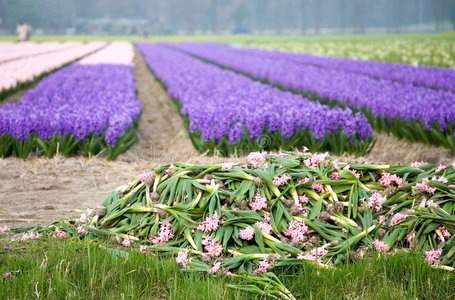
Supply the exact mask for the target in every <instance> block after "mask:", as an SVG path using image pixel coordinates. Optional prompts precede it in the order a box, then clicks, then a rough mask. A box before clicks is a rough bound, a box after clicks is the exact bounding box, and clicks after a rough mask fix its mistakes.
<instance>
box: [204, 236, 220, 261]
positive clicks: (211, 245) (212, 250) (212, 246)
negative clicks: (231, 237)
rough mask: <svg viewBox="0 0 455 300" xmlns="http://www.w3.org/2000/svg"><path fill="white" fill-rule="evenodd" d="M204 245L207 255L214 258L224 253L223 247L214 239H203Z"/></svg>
mask: <svg viewBox="0 0 455 300" xmlns="http://www.w3.org/2000/svg"><path fill="white" fill-rule="evenodd" d="M201 243H202V245H204V248H205V251H206V253H204V254H205V255H207V256H209V257H212V256H220V255H221V251H223V246H221V245H218V244H217V243H216V242H215V240H214V239H212V238H210V237H209V236H207V237H205V238H203V239H202V242H201Z"/></svg>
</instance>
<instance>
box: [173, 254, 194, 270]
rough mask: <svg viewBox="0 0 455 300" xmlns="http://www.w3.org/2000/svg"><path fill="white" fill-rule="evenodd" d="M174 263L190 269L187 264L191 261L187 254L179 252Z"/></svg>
mask: <svg viewBox="0 0 455 300" xmlns="http://www.w3.org/2000/svg"><path fill="white" fill-rule="evenodd" d="M175 261H176V262H177V264H179V265H181V266H182V267H184V268H185V269H189V268H190V266H189V265H188V263H189V262H190V261H191V258H190V259H188V252H185V251H180V252H179V254H177V257H176V258H175Z"/></svg>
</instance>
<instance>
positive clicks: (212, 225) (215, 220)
mask: <svg viewBox="0 0 455 300" xmlns="http://www.w3.org/2000/svg"><path fill="white" fill-rule="evenodd" d="M220 223H221V220H220V218H219V217H218V214H217V212H215V213H214V214H213V215H212V217H209V216H207V217H206V218H205V221H204V222H202V223H201V224H199V226H198V228H197V229H198V230H201V231H203V232H210V231H214V230H217V229H218V226H219V224H220Z"/></svg>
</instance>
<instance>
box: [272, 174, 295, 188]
mask: <svg viewBox="0 0 455 300" xmlns="http://www.w3.org/2000/svg"><path fill="white" fill-rule="evenodd" d="M290 179H291V175H289V174H283V175H281V176H275V178H273V184H274V185H276V186H282V185H285V184H288V181H289V180H290Z"/></svg>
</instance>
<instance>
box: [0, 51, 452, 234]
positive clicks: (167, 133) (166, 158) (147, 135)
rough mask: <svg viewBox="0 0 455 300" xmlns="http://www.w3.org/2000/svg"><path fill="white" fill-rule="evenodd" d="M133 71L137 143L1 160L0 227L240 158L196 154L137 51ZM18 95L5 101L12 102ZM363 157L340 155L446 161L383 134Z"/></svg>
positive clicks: (52, 216)
mask: <svg viewBox="0 0 455 300" xmlns="http://www.w3.org/2000/svg"><path fill="white" fill-rule="evenodd" d="M134 73H135V77H136V81H137V85H138V91H139V94H138V98H139V99H140V100H141V101H142V104H143V113H142V116H141V120H140V122H139V130H138V134H139V141H138V142H137V143H136V144H135V145H134V146H133V147H132V148H131V149H130V150H129V151H128V152H126V153H124V154H123V155H121V156H119V158H118V159H117V160H116V161H115V162H108V161H106V160H105V159H104V158H100V157H92V158H84V157H74V158H63V157H54V158H52V159H47V158H42V157H33V158H30V159H27V160H20V159H17V158H6V159H0V204H1V205H0V225H8V226H10V227H19V226H30V225H37V224H41V225H44V224H46V223H49V222H52V221H56V220H61V219H67V218H69V217H75V216H77V215H78V213H77V212H76V211H75V209H85V208H87V207H96V206H97V205H99V204H100V203H101V202H102V201H103V199H104V197H105V196H106V195H108V194H109V193H110V191H111V190H112V189H114V188H115V187H117V186H119V185H122V184H126V183H129V182H130V181H132V180H134V179H135V178H136V176H137V174H140V173H143V172H144V171H147V170H149V169H152V168H154V167H156V166H159V165H163V164H169V163H172V162H175V161H179V162H187V163H192V164H202V163H219V162H225V161H233V162H236V161H244V158H222V157H208V156H205V155H200V154H199V153H198V152H197V151H196V150H195V149H194V148H193V146H192V144H191V141H190V139H189V138H188V136H187V133H186V131H185V129H184V126H183V123H182V120H181V118H180V116H179V114H178V112H177V111H176V110H175V108H174V107H172V106H171V104H170V100H169V98H168V96H167V95H166V93H165V91H164V90H163V89H162V88H161V86H160V85H159V84H158V82H157V81H156V80H155V79H154V77H153V76H152V75H151V73H150V72H149V70H148V69H147V67H146V65H145V63H144V60H143V58H142V57H141V55H140V54H139V53H138V52H136V57H135V64H134ZM21 95H22V93H20V94H16V95H13V96H11V97H10V98H9V99H6V101H8V102H11V101H17V100H18V99H19V98H20V96H21ZM375 134H376V138H377V142H376V145H375V147H374V148H373V151H372V152H371V153H370V154H369V155H367V156H365V157H355V156H343V157H341V159H343V160H344V161H353V160H355V161H370V162H377V163H390V164H394V163H402V164H407V163H410V162H412V161H416V160H419V161H420V160H424V161H428V162H431V163H446V164H448V163H451V162H452V161H453V160H454V156H453V155H452V154H451V153H450V152H449V151H448V150H447V149H444V148H436V147H429V146H425V145H422V144H415V143H409V142H406V141H402V140H398V139H396V138H395V137H392V136H388V135H387V134H383V133H375Z"/></svg>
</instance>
